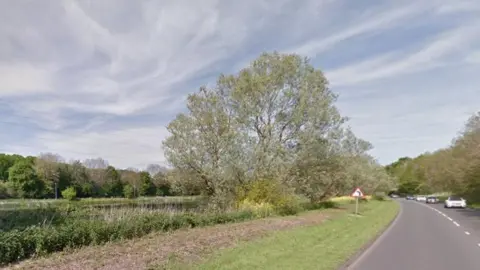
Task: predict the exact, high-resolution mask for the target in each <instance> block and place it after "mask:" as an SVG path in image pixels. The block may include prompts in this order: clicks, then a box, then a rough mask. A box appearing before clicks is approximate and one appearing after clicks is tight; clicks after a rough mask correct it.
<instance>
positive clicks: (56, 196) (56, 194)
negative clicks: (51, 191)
mask: <svg viewBox="0 0 480 270" xmlns="http://www.w3.org/2000/svg"><path fill="white" fill-rule="evenodd" d="M56 199H58V188H57V182H55V200H56Z"/></svg>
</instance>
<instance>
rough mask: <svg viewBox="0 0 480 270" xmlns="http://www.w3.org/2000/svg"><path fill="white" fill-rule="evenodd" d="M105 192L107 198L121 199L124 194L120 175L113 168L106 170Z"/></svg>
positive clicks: (109, 167)
mask: <svg viewBox="0 0 480 270" xmlns="http://www.w3.org/2000/svg"><path fill="white" fill-rule="evenodd" d="M103 190H104V192H105V195H106V196H107V197H121V196H122V194H123V184H122V181H121V177H120V174H119V173H118V171H117V170H116V169H115V168H114V167H113V166H108V167H107V169H106V181H105V183H104V184H103Z"/></svg>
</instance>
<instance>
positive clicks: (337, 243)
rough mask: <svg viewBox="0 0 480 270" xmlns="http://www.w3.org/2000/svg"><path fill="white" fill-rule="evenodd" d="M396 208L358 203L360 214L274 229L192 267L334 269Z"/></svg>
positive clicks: (388, 204)
mask: <svg viewBox="0 0 480 270" xmlns="http://www.w3.org/2000/svg"><path fill="white" fill-rule="evenodd" d="M350 207H351V206H350ZM398 210H399V206H398V204H397V203H395V202H393V201H384V202H379V201H371V202H369V203H366V204H362V205H361V208H360V212H361V215H360V216H355V215H352V214H351V211H348V213H343V214H341V215H338V216H337V217H336V218H334V219H332V220H328V221H326V222H325V223H323V224H322V225H319V226H311V227H303V228H298V229H293V230H290V231H282V232H276V233H274V234H272V235H271V236H268V237H265V238H262V239H260V240H257V241H252V242H245V243H242V244H240V245H238V246H237V247H235V248H232V249H227V250H225V251H222V252H220V253H217V254H215V255H213V256H212V257H210V258H209V259H207V260H206V261H205V262H204V263H202V264H201V265H198V266H195V269H266V270H268V269H316V270H318V269H336V268H338V267H339V266H341V265H342V264H343V263H345V262H346V261H347V259H348V258H349V257H351V256H352V255H354V254H355V252H356V251H358V250H359V249H360V248H362V247H363V246H364V245H365V244H367V243H368V242H369V241H370V240H371V239H372V238H374V237H375V236H377V235H378V234H379V233H380V232H381V231H382V230H383V229H384V228H385V227H386V226H387V225H388V224H389V223H390V222H391V221H392V220H393V219H394V218H395V216H396V214H397V213H398ZM172 268H177V267H172ZM181 268H182V269H184V267H181Z"/></svg>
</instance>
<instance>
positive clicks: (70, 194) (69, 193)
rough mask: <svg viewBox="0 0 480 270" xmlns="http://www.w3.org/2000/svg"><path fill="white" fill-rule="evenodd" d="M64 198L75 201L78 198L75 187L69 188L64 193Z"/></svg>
mask: <svg viewBox="0 0 480 270" xmlns="http://www.w3.org/2000/svg"><path fill="white" fill-rule="evenodd" d="M62 197H63V198H64V199H67V200H69V201H73V200H75V199H76V198H77V191H76V190H75V188H74V187H68V188H66V189H64V190H63V191H62Z"/></svg>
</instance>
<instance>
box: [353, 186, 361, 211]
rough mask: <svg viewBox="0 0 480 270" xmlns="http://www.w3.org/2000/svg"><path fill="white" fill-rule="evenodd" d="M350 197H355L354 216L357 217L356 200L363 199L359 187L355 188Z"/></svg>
mask: <svg viewBox="0 0 480 270" xmlns="http://www.w3.org/2000/svg"><path fill="white" fill-rule="evenodd" d="M351 196H352V197H355V215H358V198H360V197H363V192H362V190H361V189H360V188H359V187H357V188H356V189H355V191H353V193H352V195H351Z"/></svg>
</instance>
